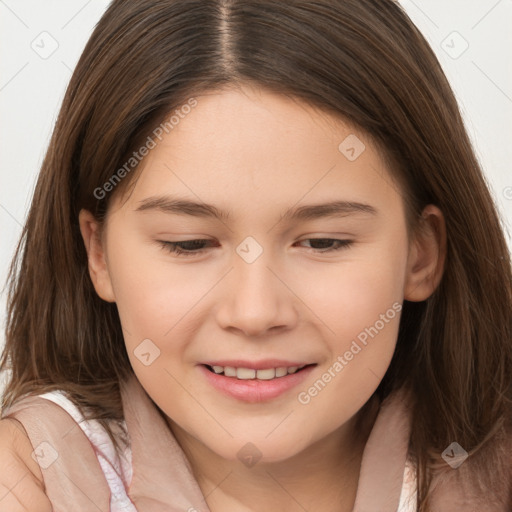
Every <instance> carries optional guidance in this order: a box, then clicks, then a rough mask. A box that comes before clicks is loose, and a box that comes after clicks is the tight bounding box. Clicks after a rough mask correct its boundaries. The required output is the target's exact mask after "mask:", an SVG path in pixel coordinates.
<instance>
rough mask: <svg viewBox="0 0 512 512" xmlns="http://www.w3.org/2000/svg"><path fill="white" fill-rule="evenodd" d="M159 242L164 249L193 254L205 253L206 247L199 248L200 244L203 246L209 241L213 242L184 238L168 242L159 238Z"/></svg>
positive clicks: (188, 254)
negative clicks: (179, 240)
mask: <svg viewBox="0 0 512 512" xmlns="http://www.w3.org/2000/svg"><path fill="white" fill-rule="evenodd" d="M158 242H159V243H160V244H161V245H162V247H163V248H164V249H166V250H167V251H169V252H171V253H173V254H177V255H183V256H192V255H194V254H201V253H203V252H204V249H203V248H201V247H199V248H198V245H199V246H202V245H204V244H205V243H207V242H211V240H202V239H201V240H182V241H181V242H166V241H164V240H158ZM197 249H199V250H197Z"/></svg>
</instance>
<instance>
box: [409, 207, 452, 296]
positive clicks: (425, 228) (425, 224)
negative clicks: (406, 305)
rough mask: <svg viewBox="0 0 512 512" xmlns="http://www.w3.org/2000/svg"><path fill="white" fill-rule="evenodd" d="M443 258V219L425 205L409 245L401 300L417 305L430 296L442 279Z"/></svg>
mask: <svg viewBox="0 0 512 512" xmlns="http://www.w3.org/2000/svg"><path fill="white" fill-rule="evenodd" d="M445 257H446V226H445V221H444V216H443V213H442V212H441V210H440V209H439V208H437V207H436V206H434V205H428V206H426V207H425V209H424V210H423V212H422V215H421V219H420V225H419V226H418V229H417V232H416V234H415V237H414V240H412V242H411V244H410V251H409V258H408V261H407V275H406V281H405V289H404V299H406V300H409V301H411V302H420V301H423V300H426V299H428V297H430V296H431V295H432V293H434V291H435V289H436V288H437V287H438V285H439V283H440V282H441V278H442V276H443V270H444V261H445Z"/></svg>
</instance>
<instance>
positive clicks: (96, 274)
mask: <svg viewBox="0 0 512 512" xmlns="http://www.w3.org/2000/svg"><path fill="white" fill-rule="evenodd" d="M78 221H79V224H80V232H81V233H82V238H83V241H84V245H85V249H86V251H87V260H88V267H89V275H90V276H91V281H92V283H93V285H94V289H95V290H96V293H97V294H98V295H99V296H100V297H101V298H102V299H103V300H105V301H107V302H115V295H114V290H113V288H112V282H111V279H110V274H109V270H108V266H107V263H106V258H105V250H104V247H103V243H102V240H101V236H100V225H99V222H98V221H97V220H96V218H95V217H94V215H92V213H91V212H89V211H88V210H80V213H79V215H78Z"/></svg>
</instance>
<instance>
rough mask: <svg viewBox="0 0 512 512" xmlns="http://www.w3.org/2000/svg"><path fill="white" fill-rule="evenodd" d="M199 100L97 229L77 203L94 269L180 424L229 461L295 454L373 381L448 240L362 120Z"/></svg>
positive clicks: (332, 428)
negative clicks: (431, 237) (428, 229)
mask: <svg viewBox="0 0 512 512" xmlns="http://www.w3.org/2000/svg"><path fill="white" fill-rule="evenodd" d="M196 100H197V104H196V106H195V107H194V108H192V109H190V112H189V113H188V114H187V115H184V116H183V117H181V118H180V120H179V123H177V124H175V125H174V128H173V129H172V130H170V131H169V133H167V134H165V133H164V135H163V136H162V140H161V141H159V140H158V139H155V140H156V142H157V144H156V146H155V147H153V149H151V150H150V151H149V153H148V154H147V156H146V157H145V160H144V167H143V169H142V170H141V171H140V176H138V180H137V182H136V185H135V186H134V188H133V189H132V191H131V195H129V196H127V197H123V198H121V196H120V195H119V197H113V198H112V200H113V201H112V204H111V207H110V209H109V212H108V217H107V223H106V225H105V226H104V229H103V232H102V238H101V243H100V242H98V244H97V245H95V242H94V241H93V239H94V237H91V233H93V232H94V230H95V229H96V227H95V224H94V220H93V218H92V217H91V216H90V215H89V214H88V212H85V211H82V212H81V217H80V224H81V229H82V234H83V235H84V240H85V243H86V246H87V249H88V253H89V268H90V272H91V278H92V280H93V283H94V285H95V287H96V290H97V292H98V294H99V295H100V296H101V297H102V298H104V299H105V300H108V301H115V303H116V304H117V307H118V310H119V315H120V319H121V323H122V325H123V329H124V333H125V341H126V348H127V351H128V355H129V357H130V360H131V364H132V366H133V370H134V372H135V374H136V376H137V378H138V380H139V381H140V383H141V385H142V386H143V387H144V388H145V390H146V391H147V393H148V394H149V396H150V397H151V398H152V399H153V400H154V402H155V403H156V404H157V405H158V406H159V407H160V408H161V410H162V411H163V412H164V413H165V414H166V415H167V416H168V417H169V419H170V424H171V425H175V426H176V427H177V428H179V429H181V430H182V431H183V432H186V433H187V435H189V436H190V437H191V438H193V439H195V440H197V441H199V442H200V443H201V444H202V445H204V446H206V447H207V448H208V449H209V450H211V451H213V452H215V453H216V454H218V455H219V456H221V457H223V458H225V459H229V460H235V459H236V458H237V456H238V455H237V454H239V451H240V449H241V448H242V447H243V446H244V445H246V443H252V444H253V445H254V446H256V447H257V449H258V451H259V452H260V453H261V456H262V458H263V460H266V461H278V460H284V459H287V458H289V457H292V456H294V455H296V454H298V453H299V452H301V451H302V450H305V449H307V448H308V447H310V446H311V445H313V444H314V443H316V442H317V441H320V440H322V439H324V438H326V437H327V436H329V435H331V434H333V433H335V432H336V431H337V430H338V429H340V428H343V426H344V425H346V424H347V422H349V420H350V419H351V418H353V417H354V415H355V414H356V413H357V412H358V411H359V410H360V409H361V407H362V406H363V405H364V404H365V403H366V402H367V400H368V399H369V398H370V397H371V395H372V394H373V393H374V391H375V390H376V388H377V386H378V384H379V382H380V381H381V379H382V377H383V376H384V374H385V372H386V370H387V368H388V366H389V363H390V360H391V357H392V355H393V352H394V349H395V344H396V339H397V333H398V326H399V319H400V310H401V305H402V302H403V300H404V298H408V299H409V300H423V299H424V298H426V297H427V296H428V295H429V294H430V293H431V291H432V288H433V284H432V281H428V279H426V276H427V275H431V273H432V269H433V266H432V265H433V263H432V262H433V261H434V260H435V257H434V256H433V255H434V253H435V250H434V249H432V247H433V245H432V244H430V245H429V243H423V244H421V243H413V242H412V241H411V240H409V239H408V236H407V231H406V223H405V213H404V205H403V199H402V194H401V192H400V190H399V188H398V186H397V185H396V184H395V183H394V182H393V180H392V178H391V175H390V173H389V170H388V169H386V168H385V166H384V164H383V162H382V161H381V158H380V156H379V154H378V152H377V149H376V148H375V147H373V145H372V144H371V143H370V141H369V140H367V138H366V137H365V135H364V134H363V133H360V132H358V131H356V130H355V129H353V128H351V127H350V126H349V125H347V124H346V123H344V122H343V121H341V120H340V119H338V118H334V117H330V116H328V115H327V114H325V113H322V112H320V111H318V110H316V109H313V108H312V107H309V106H307V105H306V104H303V103H301V102H299V101H294V100H292V99H289V98H287V97H284V96H280V95H275V94H273V93H270V92H266V91H264V90H261V89H250V88H248V87H245V88H244V89H242V90H238V89H231V90H229V89H226V90H222V91H217V92H211V93H209V94H206V95H204V96H198V97H197V98H196ZM188 110H189V109H187V111H188ZM185 202H187V203H198V204H199V206H194V205H191V204H186V203H185ZM205 204H207V205H211V206H208V207H206V206H205ZM326 205H330V206H326ZM213 212H215V213H217V214H218V216H217V215H213ZM434 245H435V244H434ZM429 247H430V249H429ZM177 251H183V252H177ZM296 367H299V368H300V367H304V368H302V369H299V370H298V371H296V372H295V373H293V371H294V368H296ZM263 370H265V371H263ZM216 372H222V373H216ZM284 374H286V376H285V375H284Z"/></svg>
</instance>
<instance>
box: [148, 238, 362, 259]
mask: <svg viewBox="0 0 512 512" xmlns="http://www.w3.org/2000/svg"><path fill="white" fill-rule="evenodd" d="M310 240H315V241H319V240H321V241H325V240H328V241H332V242H338V243H339V245H338V247H337V248H330V249H326V250H320V249H314V248H312V247H311V248H310V249H311V250H312V251H314V252H317V253H318V254H323V253H326V252H335V251H341V250H342V249H347V248H348V247H349V246H350V245H352V240H338V239H336V238H306V239H304V240H299V242H305V241H310ZM158 242H159V243H160V244H161V246H162V248H163V249H165V250H167V251H169V252H170V253H172V254H176V255H178V256H180V255H181V256H185V257H189V256H193V255H196V254H202V253H203V252H204V251H205V249H200V250H198V251H191V250H183V248H181V247H180V245H182V244H189V243H197V242H210V240H205V239H198V240H182V241H181V242H167V241H164V240H158Z"/></svg>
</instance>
